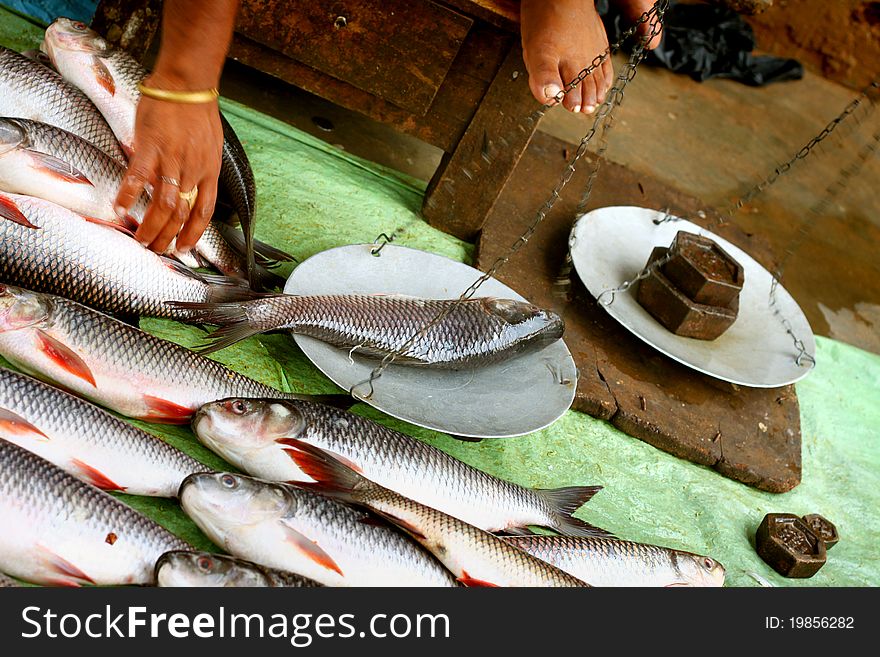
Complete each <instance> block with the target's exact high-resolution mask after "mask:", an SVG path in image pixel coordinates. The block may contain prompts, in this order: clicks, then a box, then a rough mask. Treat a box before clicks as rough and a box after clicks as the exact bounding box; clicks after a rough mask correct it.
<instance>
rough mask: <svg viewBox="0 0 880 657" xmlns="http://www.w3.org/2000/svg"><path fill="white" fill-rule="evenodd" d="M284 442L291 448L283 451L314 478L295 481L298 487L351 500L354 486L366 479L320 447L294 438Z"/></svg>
mask: <svg viewBox="0 0 880 657" xmlns="http://www.w3.org/2000/svg"><path fill="white" fill-rule="evenodd" d="M284 444H285V445H288V446H290V447H292V448H293V449H285V450H284V451H285V452H287V455H288V456H289V457H290V458H291V459H293V462H294V463H296V465H297V467H299V469H300V470H302V471H303V472H304V473H305V474H306V475H308V476H309V477H311V478H312V479H314V480H315V481H314V483H312V482H309V483H297V484H296V486H298V487H300V488H308V489H312V490H316V491H318V492H321V493H324V494H327V495H331V496H333V497H338V498H341V499H345V500H349V501H353V500H354V495H353V494H354V489H355V487H356V486H357V485H358V484H359V483H360V482H362V481H366V480H365V479H364V477H363V476H362V475H360V474H358V473H357V472H355V471H354V470H352V469H351V468H349V467H348V466H347V465H345V464H344V463H341V462H340V461H338V460H337V459H335V458H333V456H331V455H330V454H327V453H326V452H325V451H324V450H322V449H321V448H320V447H315V446H314V445H310V444H309V443H306V442H303V441H302V440H297V439H296V438H287V439H285V443H284Z"/></svg>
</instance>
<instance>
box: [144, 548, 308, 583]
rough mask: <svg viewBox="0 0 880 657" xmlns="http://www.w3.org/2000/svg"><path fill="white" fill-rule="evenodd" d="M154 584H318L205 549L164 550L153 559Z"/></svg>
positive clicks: (295, 575) (299, 576)
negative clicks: (200, 550) (194, 550)
mask: <svg viewBox="0 0 880 657" xmlns="http://www.w3.org/2000/svg"><path fill="white" fill-rule="evenodd" d="M156 583H157V584H158V586H166V587H213V588H226V587H273V588H301V587H314V586H321V585H320V584H318V582H316V581H314V580H311V579H309V578H308V577H302V576H301V575H297V574H296V573H289V572H287V571H284V570H276V569H274V568H265V567H263V566H260V565H258V564H255V563H253V562H250V561H245V560H244V559H237V558H235V557H230V556H227V555H221V554H211V553H209V552H181V551H177V552H166V553H165V554H163V555H162V556H161V557H159V561H157V562H156Z"/></svg>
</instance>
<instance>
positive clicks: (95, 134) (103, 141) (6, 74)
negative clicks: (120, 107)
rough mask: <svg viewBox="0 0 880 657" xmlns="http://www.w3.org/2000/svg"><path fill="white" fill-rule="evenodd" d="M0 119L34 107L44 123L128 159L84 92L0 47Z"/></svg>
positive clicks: (124, 159)
mask: <svg viewBox="0 0 880 657" xmlns="http://www.w3.org/2000/svg"><path fill="white" fill-rule="evenodd" d="M0 69H2V71H3V75H2V76H0V116H22V115H23V114H25V113H28V114H29V113H30V112H24V111H23V109H22V108H35V111H36V112H38V113H39V114H40V115H41V116H43V117H44V121H45V122H47V123H52V124H53V125H57V126H58V127H60V128H63V129H65V130H67V131H69V132H72V133H73V134H75V135H78V136H80V137H82V138H83V139H85V140H86V141H89V142H91V143H93V144H94V145H95V146H97V147H98V148H100V149H101V150H102V151H104V152H105V153H107V154H108V155H110V156H111V157H113V158H115V159H117V160H119V161H120V162H123V163H124V162H125V161H126V157H125V154H124V153H123V152H122V149H121V148H120V146H119V143H118V142H117V141H116V137H115V136H114V134H113V131H112V130H111V129H110V126H109V125H108V124H107V122H106V121H105V120H104V118H103V117H102V116H101V114H100V113H99V112H98V110H96V109H95V106H94V105H92V103H91V101H90V100H89V99H88V98H87V97H86V95H85V94H83V93H82V92H81V91H79V90H78V89H76V88H75V87H73V86H71V85H69V84H67V83H66V82H64V80H62V79H61V77H60V76H59V75H58V74H57V73H55V72H54V71H52V70H51V69H49V68H47V67H46V66H43V65H42V64H40V63H38V62H34V61H32V60H30V59H28V58H27V57H24V56H22V55H20V54H18V53H16V52H13V51H11V50H9V49H7V48H4V47H0Z"/></svg>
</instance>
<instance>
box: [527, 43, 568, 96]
mask: <svg viewBox="0 0 880 657" xmlns="http://www.w3.org/2000/svg"><path fill="white" fill-rule="evenodd" d="M537 52H538V54H537V55H536V56H530V55H531V53H530V52H529V51H524V52H523V59H524V60H525V64H526V70H528V72H529V88H530V89H531V90H532V95H533V96H534V97H535V100H537V101H538V102H539V103H541V104H542V105H545V104H547V103H552V102H553V100H554V98H555V97H556V96H557V94H559V92H560V91H562V87H563V86H564V83H563V81H562V78H561V77H560V76H559V57H558V56H556V55H555V53H554V52H552V51H549V50H546V49H544V48H541V49H539V50H538V51H537Z"/></svg>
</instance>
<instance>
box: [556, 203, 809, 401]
mask: <svg viewBox="0 0 880 657" xmlns="http://www.w3.org/2000/svg"><path fill="white" fill-rule="evenodd" d="M665 216H666V215H665V213H663V212H658V211H656V210H649V209H647V208H640V207H625V206H621V207H607V208H600V209H598V210H593V211H592V212H588V213H587V214H585V215H583V216H581V217H580V218H579V219H578V221H577V222H576V224H575V226H574V228H573V229H572V232H571V237H570V239H569V248H570V250H571V258H572V261H573V263H574V266H575V269H576V270H577V273H578V276H580V278H581V280H582V281H583V282H584V285H586V287H587V289H588V290H589V291H590V293H591V294H592V295H593V296H594V297H596V298H599V296H600V295H601V294H602V293H603V292H605V291H606V290H612V289H614V288H616V287H618V286H619V285H620V284H621V283H623V282H624V281H628V280H631V279H632V278H634V277H635V276H636V275H637V274H638V273H639V272H640V271H641V270H642V269H643V268H644V266H645V263H646V262H647V260H648V256H649V255H650V253H651V251H652V250H653V248H654V247H655V246H669V244H670V243H671V242H672V239H673V238H674V237H675V234H676V233H678V231H680V230H685V231H689V232H692V233H697V234H699V235H705V236H706V237H709V238H710V239H712V240H714V241H715V242H717V243H718V244H719V245H720V246H721V247H722V248H723V249H724V250H725V251H727V252H728V253H729V254H730V255H731V256H732V257H733V258H734V259H736V260H737V261H738V262H739V263H740V264H741V265H742V267H743V268H744V270H745V285H744V286H743V290H742V292H741V294H740V305H739V316H738V317H737V320H736V321H735V322H734V323H733V326H731V327H730V328H729V329H728V330H727V331H726V332H725V333H724V334H723V335H721V336H720V337H719V338H717V339H716V340H711V341H705V340H694V339H692V338H683V337H680V336H678V335H675V334H674V333H672V332H670V331H668V330H666V328H664V327H663V326H662V325H661V324H660V323H659V322H657V320H655V319H654V318H653V317H651V315H649V314H648V312H647V311H646V310H645V309H644V308H642V307H641V306H640V305H639V304H638V302H637V301H636V297H635V289H636V288H635V286H633V287H632V288H630V290H629V291H627V292H618V293H616V295H615V299H614V301H613V302H612V303H610V304H609V303H604V302H603V303H600V305H603V306H604V307H605V309H606V310H607V311H608V313H609V314H610V315H611V316H612V317H614V319H616V320H617V321H619V322H620V323H621V324H623V325H624V326H625V327H626V328H627V329H628V330H630V331H631V332H632V333H633V334H635V335H636V336H638V337H639V338H641V339H642V340H644V341H645V342H647V343H648V344H650V345H651V346H652V347H654V348H655V349H657V350H659V351H661V352H663V353H664V354H666V355H667V356H669V357H670V358H673V359H675V360H677V361H678V362H680V363H683V364H685V365H687V366H689V367H692V368H694V369H695V370H698V371H700V372H703V373H705V374H708V375H710V376H713V377H715V378H718V379H723V380H724V381H729V382H731V383H737V384H740V385H745V386H751V387H755V388H776V387H779V386H784V385H788V384H789V383H794V382H795V381H799V380H800V379H802V378H804V377H805V376H806V375H807V374H809V372H810V367H809V366H808V364H807V363H806V360H807V359H803V361H802V362H803V364H801V365H798V364H797V362H796V358H797V355H798V351H797V349H796V348H795V346H794V343H793V340H792V337H791V336H790V335H789V334H788V333H787V331H786V330H785V328H784V327H783V325H782V322H781V321H780V319H779V317H778V316H776V315H775V314H774V312H773V309H771V308H770V306H769V303H768V301H769V294H770V284H771V282H772V280H773V277H772V275H771V274H770V272H768V271H767V270H766V269H764V267H762V266H761V265H760V264H759V263H758V262H756V261H755V260H754V259H753V258H752V257H751V256H750V255H749V254H748V253H746V252H745V251H743V250H742V249H740V248H738V247H736V246H734V245H733V244H731V243H730V242H728V241H727V240H725V239H724V238H722V237H719V236H717V235H715V234H714V233H711V232H709V231H706V230H704V229H702V228H700V227H699V226H697V225H696V224H694V223H691V222H690V221H686V220H684V219H678V220H674V221H667V222H664V223H660V224H655V223H654V221H655V220H660V219H663V217H665ZM608 296H609V295H606V297H605V298H606V299H607V298H608ZM776 306H777V308H778V309H779V311H780V313H781V316H782V317H785V318H787V319H788V321H789V322H791V326H792V329H793V331H794V333H795V335H797V336H798V338H800V339H801V340H802V341H803V343H804V347H805V349H806V353H807V354H808V355H809V356H810V357H811V358H813V359H815V356H816V342H815V340H814V339H813V332H812V330H811V329H810V324H809V322H807V318H806V317H805V316H804V313H803V312H802V311H801V309H800V307H799V306H798V304H797V302H796V301H795V300H794V299H793V298H792V296H791V295H790V294H789V293H788V292H787V291H786V290H785V289H784V288H783V287H782V286H781V285H780V286H779V287H778V288H777V290H776Z"/></svg>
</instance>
